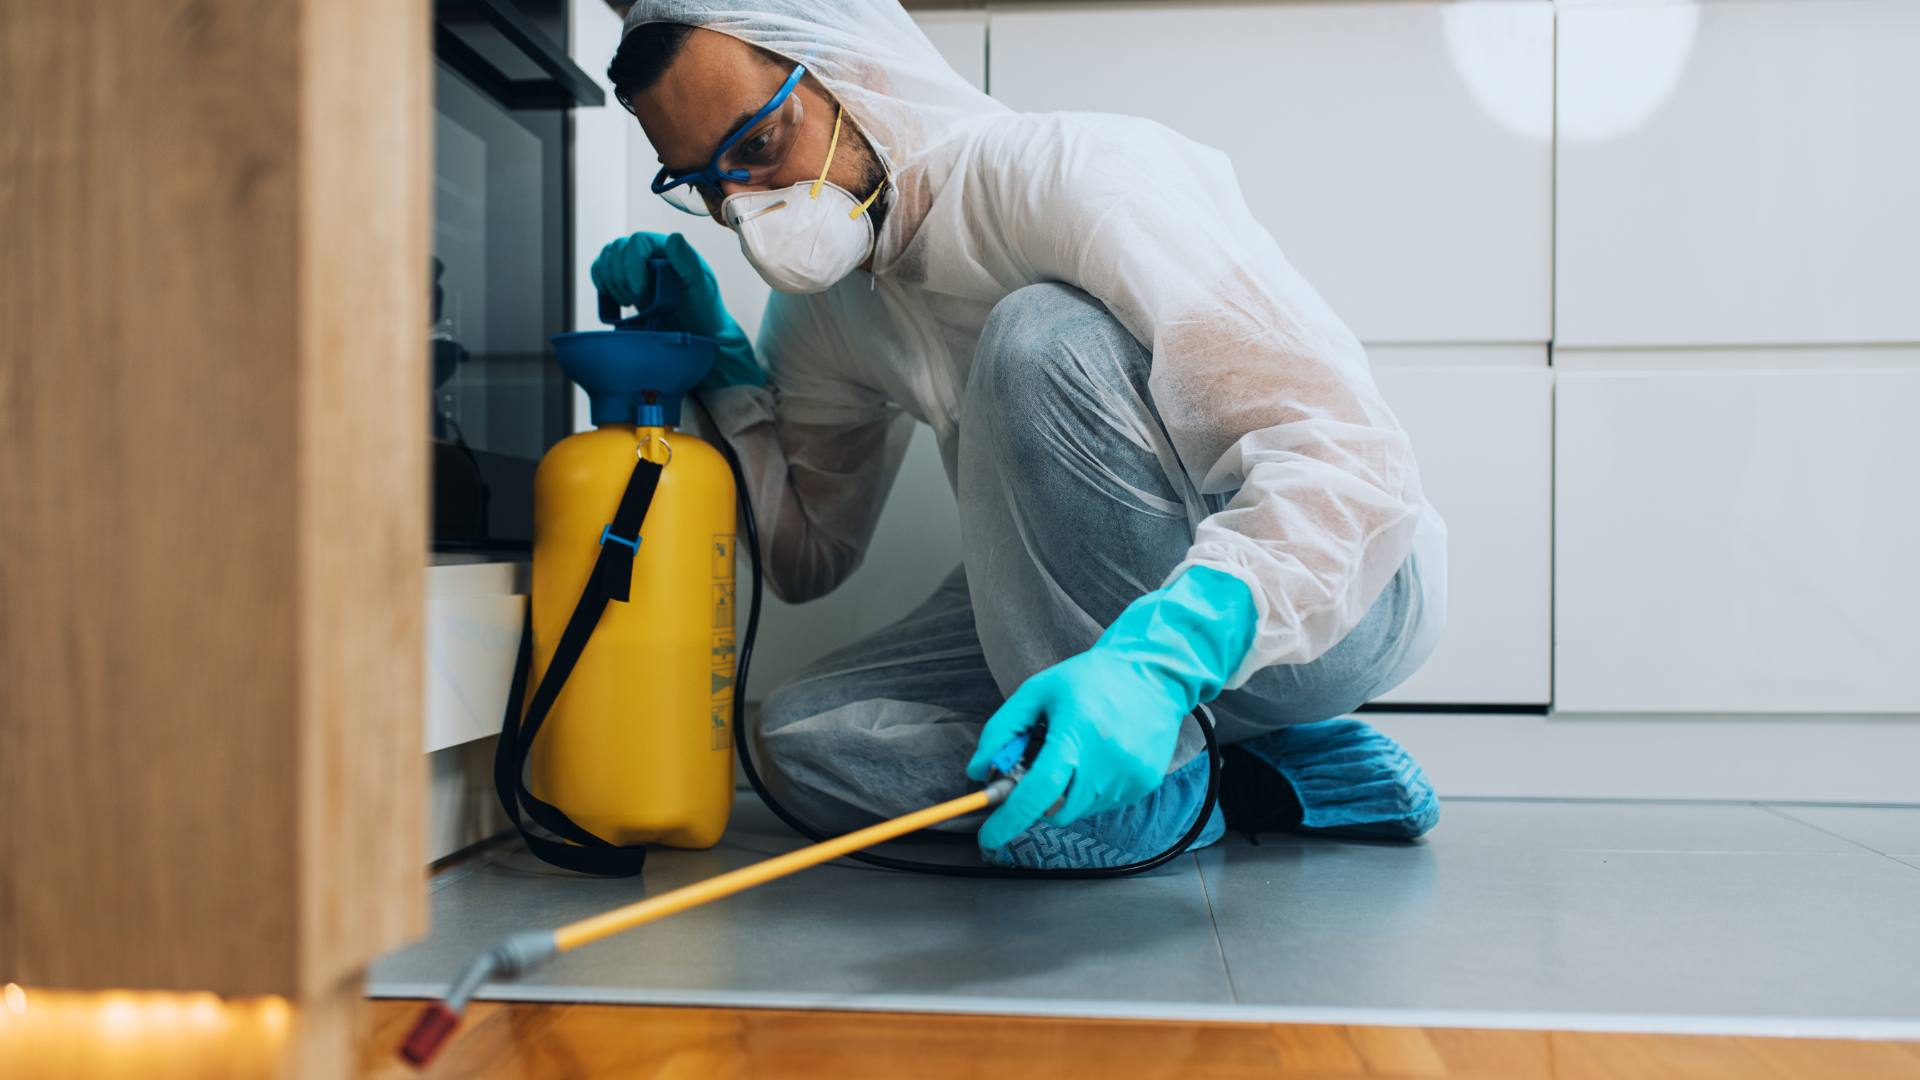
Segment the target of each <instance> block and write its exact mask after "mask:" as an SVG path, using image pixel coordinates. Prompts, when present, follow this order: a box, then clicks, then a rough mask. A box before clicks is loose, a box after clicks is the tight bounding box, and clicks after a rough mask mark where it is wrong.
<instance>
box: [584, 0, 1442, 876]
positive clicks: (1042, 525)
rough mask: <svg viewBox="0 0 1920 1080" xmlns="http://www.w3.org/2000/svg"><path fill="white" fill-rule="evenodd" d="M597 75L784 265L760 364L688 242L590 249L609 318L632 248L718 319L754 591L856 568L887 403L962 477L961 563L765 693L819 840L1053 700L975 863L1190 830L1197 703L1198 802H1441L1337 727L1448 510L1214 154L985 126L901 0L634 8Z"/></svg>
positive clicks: (1408, 596) (976, 751) (1341, 819)
mask: <svg viewBox="0 0 1920 1080" xmlns="http://www.w3.org/2000/svg"><path fill="white" fill-rule="evenodd" d="M609 75H610V77H611V79H612V81H613V83H614V85H615V89H616V92H617V96H618V97H619V98H620V100H621V101H622V103H623V104H625V105H626V106H627V108H628V109H629V110H630V111H631V112H632V113H633V114H634V116H635V117H636V118H637V119H638V120H639V122H640V124H641V126H642V128H643V129H644V130H645V132H646V135H647V138H648V140H649V141H650V142H651V144H652V145H653V147H654V148H655V149H656V150H657V151H658V153H659V157H660V162H661V168H660V171H659V173H658V175H657V176H655V177H654V178H653V179H652V181H651V184H652V187H653V190H654V191H655V192H656V193H658V194H659V195H660V196H661V197H663V198H665V199H666V200H667V201H669V202H671V203H673V204H674V205H675V206H677V207H679V208H681V209H683V210H687V211H689V213H690V214H697V215H701V216H707V217H711V218H712V219H713V220H714V221H716V222H718V223H719V224H720V225H721V226H722V227H725V228H727V229H730V230H732V231H733V232H734V233H735V234H736V235H737V239H738V242H739V244H740V245H741V249H742V251H743V252H744V253H745V255H746V257H747V259H748V261H749V262H751V263H752V264H753V266H754V268H755V269H756V270H758V271H759V272H760V274H761V276H762V277H764V278H765V279H766V280H767V282H768V284H769V285H771V286H772V287H773V288H774V290H775V292H774V295H773V298H772V301H771V303H770V305H769V307H768V309H767V312H766V316H765V321H764V326H763V329H762V332H761V335H760V338H759V342H758V348H757V350H756V349H755V347H754V346H753V345H752V344H750V343H749V342H748V341H747V340H746V338H745V336H744V334H742V332H741V331H740V328H739V326H738V325H737V324H736V323H735V322H734V320H733V319H732V318H731V316H729V315H728V314H727V312H726V309H725V307H724V306H723V304H722V303H721V298H720V295H719V291H718V288H717V286H716V285H715V283H714V280H713V276H712V274H711V272H710V271H708V269H707V267H706V265H705V264H704V262H703V261H702V260H701V259H700V257H699V255H697V254H696V253H695V252H694V250H693V248H692V247H690V246H689V245H688V243H687V242H686V240H685V239H683V238H682V237H681V236H679V235H677V234H676V235H673V236H663V235H659V234H653V233H639V234H635V235H634V236H631V237H626V238H623V239H620V240H616V241H614V242H613V243H611V244H609V245H608V246H607V248H606V249H605V250H604V251H603V252H602V253H601V255H600V257H599V258H598V259H597V260H596V261H595V263H594V267H593V277H594V281H595V284H596V285H597V286H599V287H600V288H601V289H602V290H603V291H607V292H611V293H613V294H614V295H615V296H616V297H618V298H619V299H621V300H622V301H623V302H626V303H630V304H631V303H637V302H641V301H643V300H644V299H645V298H646V297H648V296H649V295H650V293H651V281H650V277H649V275H650V273H651V271H650V269H649V267H650V265H652V263H651V260H654V259H659V258H664V259H665V260H666V262H667V265H669V266H670V267H671V272H673V273H675V274H676V275H677V276H679V277H680V279H681V282H682V286H683V290H684V303H683V309H682V312H681V320H682V326H681V327H680V328H681V329H685V330H687V331H689V332H693V333H700V334H707V335H710V336H713V337H715V338H716V339H718V341H719V342H720V360H719V363H718V365H717V366H716V368H715V370H714V372H713V373H712V374H711V375H710V376H709V377H708V380H707V382H706V383H705V384H703V387H702V390H703V396H704V398H705V400H706V402H707V404H708V405H709V407H710V408H711V410H712V412H713V415H714V417H715V420H716V422H717V424H718V426H719V428H720V432H719V433H720V435H722V436H723V437H725V438H726V439H727V440H728V441H729V442H730V443H731V444H732V445H733V446H734V447H735V449H736V450H737V451H738V453H739V455H740V457H741V459H742V463H743V466H744V469H745V473H746V477H747V494H748V496H749V498H750V500H751V503H752V505H753V508H754V510H755V512H756V514H757V516H758V520H759V524H760V537H761V544H762V551H763V557H764V560H765V565H766V568H767V574H768V581H769V583H770V585H771V586H772V588H773V590H774V591H775V592H776V593H777V594H778V595H780V596H781V597H783V598H785V599H787V600H790V601H801V600H806V599H809V598H812V597H817V596H820V595H822V594H824V593H826V592H828V591H830V590H832V589H833V588H835V587H836V586H837V585H839V584H840V582H841V581H843V580H845V578H846V577H847V575H848V574H850V573H851V572H852V571H853V570H854V568H855V567H856V566H857V565H858V564H859V561H860V558H861V555H862V553H863V551H864V549H865V547H866V545H867V543H868V541H869V539H870V538H871V536H872V534H873V530H874V525H875V523H876V521H877V520H878V518H879V515H880V509H881V506H882V504H883V502H884V501H885V499H886V495H887V491H888V489H889V487H890V486H891V485H892V483H893V480H894V477H895V475H896V473H897V472H898V470H899V467H900V463H901V460H902V456H903V455H904V453H905V451H906V447H907V443H908V439H909V436H910V435H911V431H912V425H913V424H914V423H916V422H918V423H924V424H927V425H929V426H931V427H932V429H933V432H934V435H935V436H936V438H937V439H938V442H939V447H940V452H941V457H942V460H943V462H944V464H945V466H946V471H947V476H948V479H949V481H950V482H951V483H952V484H953V486H954V491H955V494H956V496H957V498H958V502H959V507H960V532H961V541H962V547H963V551H964V562H963V565H962V566H960V567H958V568H956V569H955V570H954V571H953V573H952V574H951V575H950V576H949V577H948V578H947V580H946V581H945V582H944V583H943V584H942V585H941V586H940V588H939V589H938V590H936V591H935V593H934V594H933V595H932V596H931V597H929V598H927V600H926V601H925V602H924V603H922V604H921V605H920V606H919V607H918V608H917V609H915V610H914V611H913V612H912V613H911V614H909V615H908V616H907V617H906V618H904V619H902V620H901V621H900V622H898V623H896V624H894V625H893V626H890V627H888V628H887V629H885V630H883V631H881V632H880V633H877V634H875V635H873V636H871V637H869V638H867V639H866V640H863V641H860V642H856V643H855V644H853V645H851V646H848V647H847V648H844V649H841V650H840V651H838V652H835V653H833V654H831V655H829V656H827V657H825V658H824V659H822V660H820V661H819V662H817V663H816V664H814V665H813V666H812V667H811V668H810V669H808V670H807V671H805V672H803V673H802V674H801V675H800V676H798V677H797V678H795V679H794V680H792V681H791V682H789V683H788V684H786V685H784V686H782V687H780V688H779V689H778V690H776V691H775V692H774V693H773V694H772V695H771V696H770V697H769V698H768V699H767V701H766V703H765V706H764V709H763V711H762V714H761V721H760V728H759V733H758V740H759V741H758V744H757V745H758V747H759V750H760V754H761V756H762V758H763V760H764V761H765V762H766V763H767V765H768V766H769V767H770V773H771V775H770V777H769V780H770V782H771V783H772V784H773V786H774V791H775V793H776V794H777V795H778V796H779V797H780V798H781V800H782V801H783V802H785V803H788V804H789V805H791V806H792V807H793V808H794V809H795V810H796V811H797V812H798V813H800V814H801V815H802V816H803V817H806V818H807V819H809V820H810V821H811V822H812V823H813V824H814V825H816V826H817V827H820V828H823V829H842V828H852V827H855V826H857V825H861V824H865V823H868V822H870V821H872V820H873V819H875V818H877V817H891V816H894V815H897V814H900V813H904V812H906V811H908V810H911V809H915V808H918V807H920V806H924V805H926V804H928V803H931V802H934V801H936V800H940V799H945V798H948V797H951V796H954V795H957V794H960V793H961V792H962V791H963V790H964V789H966V788H967V787H968V786H969V783H970V781H969V778H971V779H972V780H973V781H978V780H980V779H982V778H984V776H985V775H986V770H987V759H988V758H989V757H990V756H991V755H992V754H993V753H994V751H996V750H998V749H999V748H1000V747H1001V746H1003V745H1005V744H1006V743H1007V741H1008V740H1009V739H1011V738H1012V737H1014V736H1015V735H1017V734H1019V733H1021V732H1023V731H1027V730H1029V729H1030V728H1032V727H1033V726H1034V724H1035V723H1036V722H1038V721H1040V720H1042V719H1044V720H1045V721H1046V735H1045V739H1044V742H1043V746H1042V749H1041V751H1040V753H1039V755H1038V757H1037V759H1036V760H1035V761H1034V762H1033V764H1032V767H1031V768H1030V769H1029V770H1028V772H1027V773H1026V775H1025V777H1024V778H1023V779H1022V780H1021V782H1020V784H1019V785H1018V787H1017V788H1016V789H1015V791H1014V792H1013V794H1012V795H1011V796H1010V797H1009V798H1008V800H1007V801H1006V803H1005V804H1004V805H1003V806H1001V807H1000V808H999V809H998V810H996V811H995V812H994V813H993V814H992V815H991V816H990V817H989V818H987V819H986V821H985V822H984V823H982V824H980V825H979V826H978V830H979V832H978V836H979V844H980V849H981V853H982V856H983V857H984V858H986V859H987V860H988V861H989V862H993V863H998V864H1000V865H1010V866H1020V867H1033V868H1042V867H1045V868H1075V867H1095V866H1114V865H1124V864H1128V863H1132V862H1137V861H1140V860H1142V859H1146V858H1149V857H1151V856H1153V855H1155V854H1157V853H1159V852H1161V851H1162V850H1164V849H1166V848H1167V847H1169V846H1170V845H1172V844H1174V843H1176V842H1177V841H1178V840H1179V839H1180V838H1181V837H1182V836H1183V835H1184V834H1185V833H1186V832H1187V830H1188V828H1189V826H1190V823H1191V822H1192V821H1193V819H1194V816H1195V814H1196V813H1197V811H1198V809H1199V807H1200V805H1201V803H1202V801H1203V796H1204V792H1205V788H1206V783H1207V762H1206V760H1205V757H1204V755H1203V754H1201V752H1200V751H1201V748H1202V742H1201V739H1200V736H1199V733H1198V729H1197V727H1196V726H1195V724H1194V723H1193V722H1190V721H1189V720H1188V717H1189V715H1190V714H1192V713H1193V712H1194V711H1195V710H1196V708H1197V707H1199V706H1203V705H1204V706H1206V708H1207V709H1208V710H1209V712H1210V714H1211V716H1212V717H1213V718H1214V721H1215V723H1216V726H1217V732H1218V735H1219V738H1220V741H1221V743H1222V744H1223V745H1225V746H1226V747H1227V749H1226V752H1225V758H1226V767H1225V774H1224V779H1223V789H1222V796H1221V800H1220V802H1221V807H1222V809H1224V810H1225V815H1224V816H1225V824H1231V825H1233V826H1234V827H1236V828H1241V829H1246V830H1249V831H1259V830H1268V829H1297V830H1304V831H1321V832H1333V833H1347V834H1364V835H1370V836H1377V837H1401V838H1412V837H1415V836H1419V835H1420V834H1422V833H1424V832H1425V831H1427V830H1428V829H1429V828H1431V827H1432V826H1433V824H1434V822H1435V820H1436V819H1437V817H1438V807H1437V803H1436V800H1435V798H1434V795H1433V791H1432V788H1431V786H1430V785H1429V784H1428V782H1427V779H1426V777H1425V776H1424V774H1423V773H1422V772H1421V770H1420V768H1419V766H1418V765H1416V764H1415V763H1414V762H1413V761H1412V760H1411V758H1409V757H1408V756H1407V755H1406V753H1405V752H1404V751H1403V750H1402V749H1401V748H1400V747H1399V746H1398V745H1397V744H1395V743H1394V742H1393V741H1392V740H1390V739H1388V738H1386V737H1385V736H1383V735H1381V734H1380V733H1378V732H1376V731H1374V730H1373V729H1372V728H1370V727H1368V726H1367V725H1365V724H1363V723H1361V722H1359V721H1357V720H1354V719H1351V718H1347V717H1345V716H1344V715H1343V714H1345V713H1347V712H1349V711H1350V710H1352V709H1353V708H1354V707H1355V706H1358V705H1360V704H1361V703H1363V702H1365V701H1367V700H1368V699H1369V698H1372V697H1375V696H1378V695H1380V694H1382V693H1384V692H1386V691H1387V690H1389V689H1391V688H1392V687H1394V686H1395V685H1397V684H1398V683H1400V682H1401V681H1403V680H1404V679H1406V678H1407V676H1409V675H1411V674H1412V673H1413V672H1414V670H1415V669H1417V668H1418V667H1419V665H1420V664H1421V663H1422V662H1423V661H1424V660H1425V659H1426V657H1427V656H1428V655H1429V654H1430V653H1431V651H1432V649H1433V645H1434V642H1435V640H1436V638H1437V637H1438V635H1439V631H1440V627H1441V624H1442V622H1443V621H1444V617H1445V596H1446V593H1445V582H1446V531H1445V527H1444V525H1443V524H1442V523H1441V520H1440V518H1439V516H1438V515H1437V514H1436V513H1435V512H1434V509H1433V507H1432V506H1430V505H1429V504H1428V503H1427V501H1426V499H1425V497H1424V496H1423V495H1422V493H1421V487H1420V474H1419V469H1418V468H1417V467H1416V465H1415V462H1414V456H1413V449H1412V446H1411V444H1410V443H1409V441H1408V439H1407V435H1406V433H1405V432H1404V431H1403V430H1402V429H1401V427H1400V424H1399V422H1398V421H1397V420H1396V419H1395V417H1394V415H1393V413H1392V412H1391V411H1390V410H1389V409H1388V408H1387V405H1386V403H1385V402H1384V401H1383V400H1382V398H1381V395H1380V392H1379V390H1378V389H1377V388H1376V387H1375V386H1374V383H1373V379H1372V376H1371V374H1370V372H1369V370H1368V366H1367V359H1366V355H1365V353H1364V351H1363V350H1362V349H1361V347H1360V344H1359V342H1358V341H1357V340H1355V338H1354V336H1353V334H1352V332H1351V331H1349V330H1348V329H1347V327H1346V326H1345V325H1344V324H1342V323H1341V321H1340V320H1339V318H1338V317H1336V316H1335V315H1334V313H1333V312H1332V311H1331V310H1329V309H1328V307H1327V305H1326V303H1325V301H1323V300H1322V299H1321V298H1320V296H1319V295H1318V294H1317V293H1316V292H1314V290H1313V288H1312V287H1311V286H1309V285H1308V284H1307V283H1306V281H1304V280H1303V279H1302V278H1301V277H1300V275H1299V274H1298V273H1296V272H1295V271H1294V269H1293V268H1292V267H1291V266H1289V265H1288V263H1287V261H1286V259H1285V258H1284V257H1282V255H1281V253H1280V250H1279V247H1278V246H1277V245H1276V244H1275V243H1274V240H1273V238H1272V237H1271V236H1270V235H1269V234H1268V232H1267V230H1266V229H1265V228H1263V227H1262V226H1261V225H1260V224H1259V223H1258V222H1257V221H1256V220H1254V218H1253V216H1252V214H1251V213H1249V211H1248V209H1247V206H1246V203H1245V201H1244V200H1243V198H1242V196H1241V193H1240V189H1239V186H1238V183H1237V181H1236V179H1235V177H1234V173H1233V168H1232V165H1231V164H1230V163H1229V162H1228V160H1227V158H1226V157H1225V156H1224V155H1222V154H1221V153H1219V152H1217V151H1214V150H1211V149H1208V148H1207V147H1204V146H1200V145H1198V144H1196V143H1193V142H1191V141H1188V140H1187V139H1185V138H1183V137H1181V136H1180V135H1178V134H1176V133H1175V132H1173V131H1170V130H1168V129H1167V128H1165V127H1162V126H1160V125H1158V124H1154V123H1151V122H1149V121H1145V120H1140V119H1135V118H1129V117H1121V116H1108V115H1098V114H1044V115H1041V114H1024V113H1016V112H1012V111H1010V110H1008V109H1007V108H1006V107H1005V106H1003V105H1001V104H999V103H998V102H995V101H994V100H992V99H991V98H989V97H987V96H986V95H984V94H982V93H980V92H979V91H977V90H975V89H974V88H972V87H971V86H970V85H968V84H967V83H966V82H965V81H964V80H962V79H961V78H960V76H959V75H957V74H956V73H955V72H954V71H953V70H952V68H951V67H949V66H948V64H947V63H946V62H945V61H944V60H943V59H942V58H941V57H940V56H939V54H938V53H936V52H935V50H934V48H933V46H932V45H931V44H929V43H928V41H927V39H926V37H925V36H924V35H923V34H922V33H921V32H920V31H919V29H918V28H917V27H916V26H915V25H914V23H913V22H912V20H911V19H909V18H908V17H907V15H906V13H905V12H904V11H903V10H902V9H901V8H900V7H899V6H898V4H897V3H895V2H894V0H739V2H718V0H641V2H639V3H637V4H635V5H634V6H633V8H632V10H631V12H630V14H629V15H628V17H627V23H626V28H625V32H624V35H623V39H622V43H621V46H620V48H619V51H618V52H617V54H616V55H615V57H614V59H613V62H612V65H611V67H610V69H609ZM689 220H691V218H690V219H689ZM716 235H717V234H716ZM1220 818H1221V815H1220V814H1219V813H1216V814H1215V815H1214V820H1212V821H1209V822H1207V825H1206V829H1205V831H1204V832H1202V833H1201V835H1200V838H1199V842H1200V843H1210V842H1212V841H1213V840H1214V839H1215V838H1217V837H1218V836H1219V835H1220V834H1221V832H1222V830H1223V827H1224V826H1223V823H1222V821H1221V820H1220ZM969 827H972V826H969Z"/></svg>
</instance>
